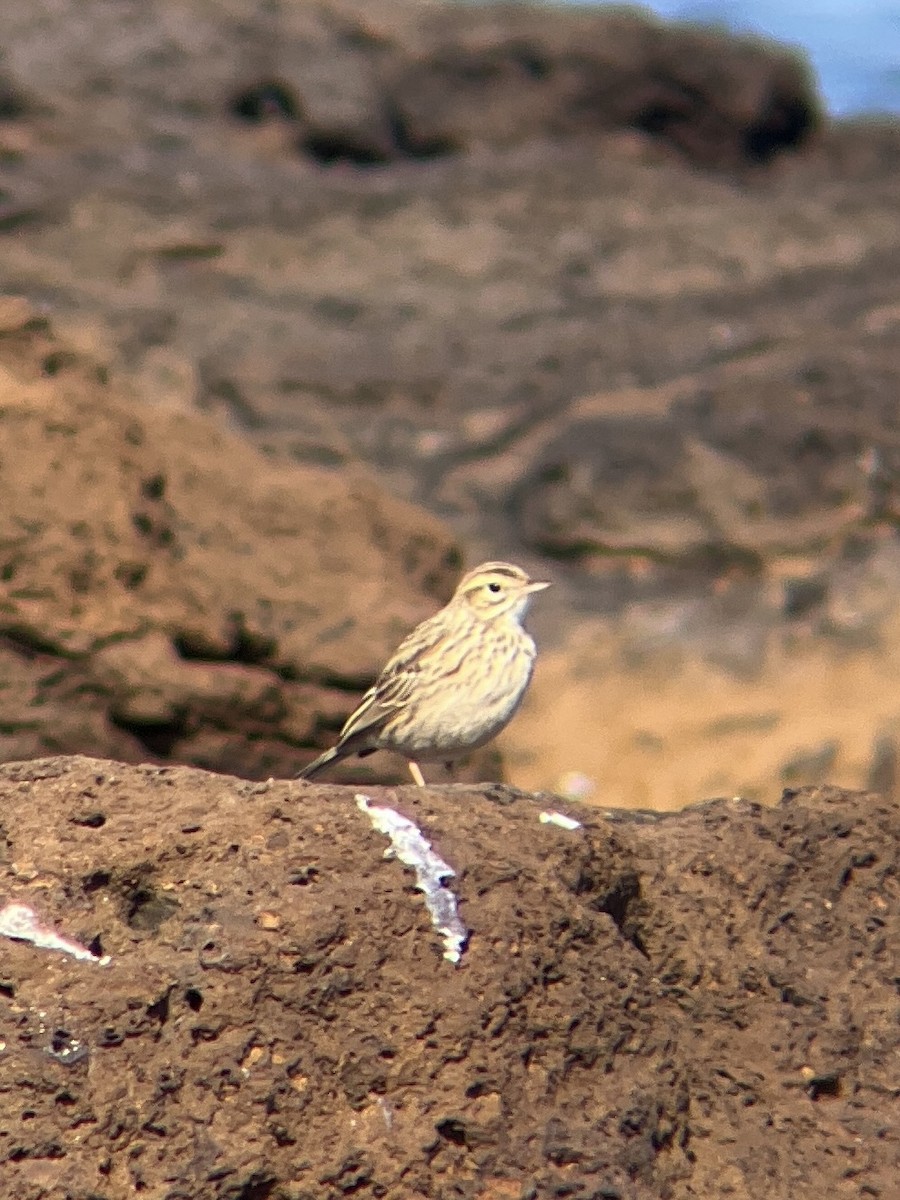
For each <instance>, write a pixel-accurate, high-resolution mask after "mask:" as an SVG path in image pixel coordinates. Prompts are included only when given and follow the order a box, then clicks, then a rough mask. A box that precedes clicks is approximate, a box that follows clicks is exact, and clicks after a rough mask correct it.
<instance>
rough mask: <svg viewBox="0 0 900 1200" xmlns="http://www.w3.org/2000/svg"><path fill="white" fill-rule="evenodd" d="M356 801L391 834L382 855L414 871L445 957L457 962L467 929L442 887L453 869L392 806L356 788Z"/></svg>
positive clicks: (453, 899) (376, 824)
mask: <svg viewBox="0 0 900 1200" xmlns="http://www.w3.org/2000/svg"><path fill="white" fill-rule="evenodd" d="M356 804H357V807H358V808H359V809H360V810H361V811H362V812H364V813H365V814H366V815H367V816H368V818H369V820H370V821H371V822H372V825H373V827H374V828H375V829H376V830H377V831H378V832H379V833H384V834H386V835H387V836H388V837H389V838H390V841H391V844H390V846H389V847H388V849H387V850H385V852H384V853H385V857H386V858H398V859H399V860H400V862H402V863H403V864H404V865H405V866H408V867H412V868H413V870H414V871H415V873H416V887H417V888H418V889H419V891H420V892H423V893H424V895H425V907H426V908H427V909H428V912H429V913H430V914H431V923H432V925H433V926H434V927H435V929H436V930H437V931H438V933H439V934H440V935H441V938H442V940H443V942H444V958H446V959H447V960H448V961H449V962H452V963H458V962H459V960H460V958H461V957H462V952H463V950H464V948H465V945H466V941H467V940H468V937H469V931H468V929H466V927H465V925H464V924H463V923H462V921H461V920H460V918H459V913H458V911H457V907H456V896H455V895H454V894H453V892H452V891H450V889H449V888H446V887H444V880H445V879H452V878H453V876H454V875H455V874H456V872H455V871H454V870H453V868H452V867H451V866H449V865H448V864H447V863H445V862H444V860H443V859H442V858H441V857H440V856H439V855H438V854H435V852H434V850H432V848H431V844H430V843H429V842H428V840H427V838H426V837H425V836H424V835H423V833H422V831H421V829H419V827H418V825H416V824H415V823H414V822H413V821H410V820H409V818H408V817H404V816H402V815H401V814H400V813H398V812H396V811H395V810H394V809H393V808H383V807H379V806H377V805H375V806H373V805H371V804H370V803H369V797H368V796H366V795H364V794H363V793H362V792H357V794H356Z"/></svg>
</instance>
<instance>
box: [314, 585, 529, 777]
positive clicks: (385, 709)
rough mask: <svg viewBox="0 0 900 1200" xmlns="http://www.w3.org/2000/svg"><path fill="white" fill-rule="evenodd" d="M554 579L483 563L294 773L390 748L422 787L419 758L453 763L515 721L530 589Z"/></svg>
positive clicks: (524, 672) (525, 680)
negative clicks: (324, 745) (332, 739)
mask: <svg viewBox="0 0 900 1200" xmlns="http://www.w3.org/2000/svg"><path fill="white" fill-rule="evenodd" d="M549 586H550V584H549V583H546V582H543V581H542V580H534V579H529V578H528V576H527V575H526V574H525V572H524V571H523V570H521V569H520V568H519V567H514V566H512V565H511V564H510V563H504V562H488V563H482V564H481V566H480V567H476V568H475V569H474V570H473V571H470V572H469V573H468V575H465V576H464V577H463V579H462V580H461V582H460V584H459V586H458V587H457V589H456V591H455V592H454V594H453V599H452V600H451V601H450V603H449V604H448V605H447V606H446V607H445V608H442V609H441V611H440V612H438V613H435V615H434V616H433V617H429V618H428V619H427V620H425V621H423V622H422V624H421V625H417V626H416V628H415V629H414V630H413V631H412V633H410V634H409V636H408V637H406V638H405V639H404V640H403V642H402V643H401V644H400V647H399V649H398V650H397V652H396V653H395V654H394V656H393V658H391V659H390V660H389V662H388V663H387V665H386V666H385V668H384V670H383V671H382V672H381V674H380V675H379V677H378V679H377V681H376V683H375V685H374V686H373V687H371V688H370V689H369V690H368V692H366V694H365V696H363V698H362V701H361V703H360V705H359V707H358V708H357V709H356V711H355V712H353V713H351V715H350V716H349V718H348V719H347V722H346V724H345V725H344V728H343V729H342V730H341V732H340V736H339V738H338V741H337V745H336V746H334V747H333V748H332V749H331V750H326V751H325V753H324V754H321V755H320V756H319V757H318V758H317V759H315V761H314V762H311V763H310V764H309V766H308V767H304V769H303V770H302V771H300V772H299V774H298V778H300V779H309V778H311V777H312V776H313V775H317V774H318V773H319V771H321V770H322V769H323V768H324V767H327V766H328V764H329V763H333V762H339V761H340V760H341V759H342V758H348V757H349V756H350V755H352V754H358V755H360V757H362V756H364V755H366V754H372V753H373V752H374V751H375V750H394V751H396V752H397V753H398V754H402V755H403V757H404V758H405V759H406V760H407V761H408V763H409V770H410V774H411V775H412V777H413V779H414V780H415V781H416V783H417V784H419V786H420V787H424V785H425V780H424V778H423V776H422V772H421V771H420V770H419V766H418V764H419V762H429V761H441V762H452V761H453V759H455V758H458V757H459V756H460V755H463V754H467V753H468V752H469V751H470V750H475V749H476V748H477V747H478V746H483V745H485V743H486V742H489V741H490V740H491V739H492V738H494V737H496V736H497V734H498V733H499V732H500V730H501V729H503V727H504V726H505V725H506V724H507V723H508V722H509V721H510V720H511V718H512V717H513V715H514V714H515V712H516V709H517V708H518V707H519V704H520V703H521V701H522V697H523V696H524V695H525V690H526V688H527V687H528V684H529V682H530V681H531V672H532V670H533V667H534V657H535V653H536V648H535V644H534V641H533V639H532V638H531V637H530V636H529V635H528V634H527V633H526V632H525V630H524V629H523V628H522V624H521V622H522V618H523V617H524V615H525V610H526V609H527V608H528V604H529V602H530V600H531V597H532V595H533V594H534V592H539V591H542V590H543V589H544V588H546V587H549Z"/></svg>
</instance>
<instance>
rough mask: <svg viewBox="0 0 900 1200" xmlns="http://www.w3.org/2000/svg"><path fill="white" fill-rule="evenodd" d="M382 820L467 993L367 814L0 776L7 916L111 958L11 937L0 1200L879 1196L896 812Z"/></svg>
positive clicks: (819, 808)
mask: <svg viewBox="0 0 900 1200" xmlns="http://www.w3.org/2000/svg"><path fill="white" fill-rule="evenodd" d="M370 794H371V796H372V798H373V799H374V800H375V801H376V802H379V803H385V804H389V805H395V806H397V807H398V808H399V809H400V810H401V811H403V812H404V813H405V814H407V815H409V816H411V817H412V818H414V819H415V820H417V821H418V822H419V823H420V824H421V826H422V828H423V830H424V832H425V833H426V836H428V837H429V838H430V839H431V840H432V842H433V844H434V845H435V848H436V849H437V850H438V851H439V853H440V854H441V855H442V856H443V857H444V858H445V859H447V860H448V861H449V862H450V863H451V864H452V865H453V866H454V867H455V869H456V870H457V872H458V878H457V880H456V881H455V886H456V888H457V891H458V894H459V897H460V902H461V914H462V916H463V918H464V920H465V922H466V923H467V925H468V926H469V928H470V929H471V940H470V944H469V946H468V948H467V950H466V951H465V953H464V956H463V960H462V963H461V965H460V966H458V967H454V966H453V965H451V964H450V963H449V962H446V961H444V960H442V958H441V948H440V943H439V941H438V938H437V935H436V934H435V932H434V931H433V930H432V928H431V926H430V924H429V921H428V917H427V914H426V911H425V908H424V905H423V903H422V897H421V895H420V894H418V893H417V892H416V891H415V890H414V889H413V887H412V886H411V875H410V873H409V872H408V871H407V870H406V869H404V868H403V867H402V866H401V865H400V864H399V863H397V862H396V861H385V858H384V848H385V845H386V841H385V838H384V837H383V836H382V835H380V834H377V833H375V832H373V830H372V827H371V825H370V822H369V820H368V818H367V817H366V816H365V815H364V814H362V813H361V812H360V811H359V810H358V809H357V807H356V805H355V803H354V791H353V789H347V788H335V787H319V786H310V785H305V784H299V783H294V784H289V783H272V782H270V783H262V784H253V783H247V782H240V781H238V780H235V779H231V778H227V777H222V776H215V775H209V774H205V773H203V772H200V771H197V770H191V769H187V768H169V767H167V768H155V767H133V766H125V765H123V764H117V763H113V762H108V761H100V760H91V759H86V758H73V759H63V758H57V759H46V760H41V761H35V762H30V763H22V764H10V765H6V766H4V767H2V768H0V810H2V813H3V831H4V837H5V850H4V855H3V863H2V872H3V879H4V882H3V888H2V891H3V895H4V901H5V902H6V901H13V902H17V903H24V904H28V905H30V906H32V907H33V908H34V909H35V910H36V911H37V912H38V914H39V915H40V916H41V917H42V919H43V920H44V921H46V922H48V923H49V924H50V925H52V926H53V927H55V928H56V929H57V930H58V931H59V932H61V933H65V934H66V935H68V936H69V937H74V938H78V939H80V940H81V941H82V942H83V943H85V944H92V945H93V946H94V948H95V950H96V951H98V952H99V951H102V952H103V953H104V954H108V955H110V956H111V962H110V964H109V965H106V966H99V965H95V964H91V963H81V962H77V961H74V960H72V959H70V958H67V957H64V956H63V955H61V954H59V953H56V952H49V951H45V950H40V949H36V948H34V947H32V946H30V945H27V944H23V943H14V942H4V949H3V963H4V965H3V971H2V978H0V1005H2V1008H3V1011H4V1018H3V1041H4V1046H3V1049H2V1061H3V1064H4V1069H3V1072H2V1082H0V1162H2V1164H3V1167H2V1171H3V1185H2V1191H3V1195H4V1196H10V1197H12V1196H15V1197H16V1200H51V1198H53V1200H58V1198H59V1197H62V1196H66V1197H71V1198H72V1200H87V1198H88V1197H91V1198H92V1200H119V1198H120V1197H121V1198H124V1197H131V1196H135V1195H143V1196H147V1197H151V1198H153V1200H176V1198H177V1200H188V1198H190V1200H194V1198H195V1197H199V1196H204V1197H210V1198H216V1200H219V1198H222V1200H224V1198H228V1200H238V1198H240V1200H264V1198H265V1197H272V1198H276V1197H277V1198H279V1200H287V1198H292V1200H301V1198H302V1200H313V1198H315V1200H333V1198H337V1197H340V1196H346V1195H348V1194H353V1195H357V1196H361V1197H377V1196H381V1197H388V1198H395V1200H414V1198H416V1197H421V1198H422V1200H424V1198H426V1197H429V1198H430V1197H435V1198H438V1197H440V1198H441V1200H449V1198H450V1197H459V1198H467V1197H472V1198H475V1197H479V1198H482V1197H483V1198H488V1197H490V1198H491V1200H500V1198H501V1197H504V1198H505V1197H509V1198H522V1197H532V1198H533V1200H544V1198H548V1200H549V1198H550V1197H559V1196H563V1195H565V1196H572V1197H582V1198H584V1200H586V1198H587V1197H608V1198H612V1197H617V1196H621V1197H626V1198H634V1200H639V1198H643V1197H651V1196H661V1197H668V1198H671V1200H680V1198H685V1200H687V1198H689V1197H704V1198H706V1197H709V1196H712V1195H716V1196H721V1195H732V1196H737V1197H748V1198H749V1197H751V1196H759V1195H766V1196H771V1197H773V1198H782V1197H783V1198H784V1200H787V1198H789V1197H790V1198H792V1200H796V1198H797V1197H810V1198H812V1197H818V1196H821V1195H829V1196H837V1197H841V1196H848V1197H850V1196H860V1197H862V1196H875V1197H877V1196H883V1197H885V1198H886V1197H888V1196H889V1195H891V1194H893V1189H894V1184H895V1181H896V1171H897V1167H898V1164H900V1141H898V1136H897V1131H898V1127H900V1125H898V1121H897V1101H898V1092H897V1079H896V1060H897V1058H896V1056H897V1049H898V1041H897V1029H896V994H895V986H894V985H895V982H896V981H895V979H894V975H895V972H896V962H897V953H898V933H900V928H898V918H900V880H898V876H897V861H898V851H900V846H898V835H900V809H898V806H897V804H896V803H891V802H888V801H885V800H883V799H880V798H878V797H876V796H871V795H862V794H855V793H849V792H841V791H839V790H837V789H834V788H831V789H829V788H824V789H806V790H803V791H800V792H798V793H795V794H791V795H788V796H786V797H785V798H784V799H783V800H782V802H781V804H780V805H778V806H777V807H774V808H763V807H760V806H757V805H753V804H750V803H747V802H743V801H742V802H732V801H725V800H722V801H715V802H712V803H709V804H705V805H702V806H699V807H696V808H692V809H689V810H686V811H685V812H683V813H679V814H675V815H672V816H668V817H665V818H659V817H656V818H653V819H648V818H646V817H641V815H640V814H623V813H620V814H613V813H607V814H604V813H601V812H599V811H597V810H596V809H583V810H580V811H579V810H576V811H578V815H579V816H580V817H581V818H582V820H583V821H584V822H585V827H584V828H583V829H582V830H580V831H576V832H566V831H563V830H560V829H557V828H553V827H551V826H546V825H540V824H539V823H538V820H537V815H538V812H539V811H540V808H541V802H542V801H541V798H540V797H529V796H526V795H523V794H521V793H517V792H515V791H512V790H508V789H503V788H487V789H485V788H464V787H457V788H451V789H431V790H426V791H421V790H418V789H415V788H411V787H410V788H403V789H397V790H392V789H385V790H381V789H371V792H370ZM544 799H545V800H549V799H550V798H544Z"/></svg>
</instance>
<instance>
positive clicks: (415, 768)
mask: <svg viewBox="0 0 900 1200" xmlns="http://www.w3.org/2000/svg"><path fill="white" fill-rule="evenodd" d="M409 773H410V775H412V777H413V779H414V780H415V781H416V783H417V784H418V785H419V787H424V786H425V776H424V775H423V774H422V772H421V771H420V770H419V764H418V763H414V762H413V761H412V759H410V761H409Z"/></svg>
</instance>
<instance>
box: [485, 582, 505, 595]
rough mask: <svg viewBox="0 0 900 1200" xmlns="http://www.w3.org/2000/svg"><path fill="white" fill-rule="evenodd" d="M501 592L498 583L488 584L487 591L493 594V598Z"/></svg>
mask: <svg viewBox="0 0 900 1200" xmlns="http://www.w3.org/2000/svg"><path fill="white" fill-rule="evenodd" d="M501 590H502V589H501V587H500V584H499V583H489V584H488V591H489V592H493V593H494V595H495V596H497V595H499V593H500V591H501Z"/></svg>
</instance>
